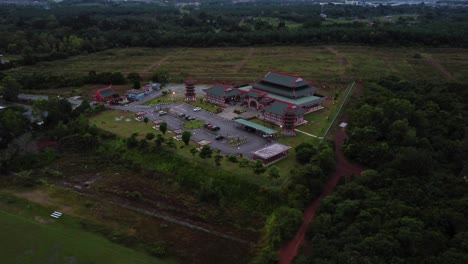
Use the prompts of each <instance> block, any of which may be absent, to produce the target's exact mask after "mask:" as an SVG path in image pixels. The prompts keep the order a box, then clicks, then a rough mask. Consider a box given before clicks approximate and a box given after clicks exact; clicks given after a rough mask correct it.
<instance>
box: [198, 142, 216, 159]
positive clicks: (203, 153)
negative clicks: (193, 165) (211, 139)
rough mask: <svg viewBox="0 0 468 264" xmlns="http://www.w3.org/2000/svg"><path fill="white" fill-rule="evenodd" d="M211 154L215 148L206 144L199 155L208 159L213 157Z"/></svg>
mask: <svg viewBox="0 0 468 264" xmlns="http://www.w3.org/2000/svg"><path fill="white" fill-rule="evenodd" d="M211 154H213V150H212V149H211V147H210V146H208V145H204V146H203V147H202V148H201V150H200V153H199V154H198V155H199V156H200V158H202V159H206V158H211Z"/></svg>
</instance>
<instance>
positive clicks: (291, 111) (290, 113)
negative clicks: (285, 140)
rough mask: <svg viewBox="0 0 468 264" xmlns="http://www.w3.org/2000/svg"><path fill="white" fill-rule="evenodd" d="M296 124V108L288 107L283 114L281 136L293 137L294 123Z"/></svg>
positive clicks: (294, 133)
mask: <svg viewBox="0 0 468 264" xmlns="http://www.w3.org/2000/svg"><path fill="white" fill-rule="evenodd" d="M295 122H296V106H295V105H293V106H288V107H287V108H286V109H284V114H283V135H285V136H295V135H296V131H295V130H294V123H295Z"/></svg>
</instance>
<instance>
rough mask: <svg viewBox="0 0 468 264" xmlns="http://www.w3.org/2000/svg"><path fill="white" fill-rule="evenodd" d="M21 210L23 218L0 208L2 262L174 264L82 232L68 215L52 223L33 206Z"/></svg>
mask: <svg viewBox="0 0 468 264" xmlns="http://www.w3.org/2000/svg"><path fill="white" fill-rule="evenodd" d="M21 205H24V204H23V203H21ZM21 209H23V210H25V213H26V215H24V214H23V215H19V214H14V213H11V212H7V211H6V210H4V209H3V208H0V244H1V247H2V250H1V252H2V253H1V258H2V263H155V264H157V263H174V262H169V261H162V260H158V259H155V258H152V257H150V256H149V255H146V254H144V253H141V252H138V251H135V250H132V249H129V248H126V247H123V246H120V245H118V244H115V243H112V242H110V241H109V240H107V239H105V238H104V237H101V236H99V235H95V234H92V233H90V232H87V231H84V230H82V229H80V228H79V225H78V222H77V221H76V220H75V219H73V218H72V217H70V216H67V215H64V216H62V218H60V219H58V220H55V219H53V218H51V217H50V216H49V214H50V213H51V211H50V210H47V209H45V208H42V207H40V206H38V205H34V204H28V205H27V206H26V207H22V208H21ZM23 213H24V211H23Z"/></svg>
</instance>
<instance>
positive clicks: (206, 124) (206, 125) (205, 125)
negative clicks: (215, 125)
mask: <svg viewBox="0 0 468 264" xmlns="http://www.w3.org/2000/svg"><path fill="white" fill-rule="evenodd" d="M208 126H211V124H210V123H205V124H204V125H203V127H206V128H208Z"/></svg>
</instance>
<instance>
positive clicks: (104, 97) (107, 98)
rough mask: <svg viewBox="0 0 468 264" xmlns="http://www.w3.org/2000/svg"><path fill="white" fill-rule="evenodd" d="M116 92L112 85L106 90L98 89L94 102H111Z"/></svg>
mask: <svg viewBox="0 0 468 264" xmlns="http://www.w3.org/2000/svg"><path fill="white" fill-rule="evenodd" d="M114 94H115V92H114V90H112V85H109V86H107V87H105V88H101V89H98V90H97V91H96V93H95V94H94V96H93V97H94V101H96V102H111V101H113V100H114Z"/></svg>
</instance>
